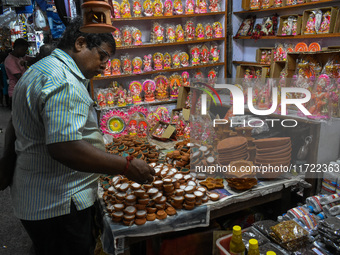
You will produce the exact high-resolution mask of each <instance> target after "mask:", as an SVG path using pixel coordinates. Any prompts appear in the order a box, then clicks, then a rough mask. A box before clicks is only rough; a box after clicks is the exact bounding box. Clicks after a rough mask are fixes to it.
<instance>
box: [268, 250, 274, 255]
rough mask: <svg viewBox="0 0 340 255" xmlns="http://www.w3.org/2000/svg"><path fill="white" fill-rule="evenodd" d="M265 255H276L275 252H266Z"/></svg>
mask: <svg viewBox="0 0 340 255" xmlns="http://www.w3.org/2000/svg"><path fill="white" fill-rule="evenodd" d="M266 255H276V252H273V251H267V253H266Z"/></svg>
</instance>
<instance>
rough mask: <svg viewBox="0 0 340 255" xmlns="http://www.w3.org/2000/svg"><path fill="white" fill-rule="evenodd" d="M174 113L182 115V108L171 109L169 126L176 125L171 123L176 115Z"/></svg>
mask: <svg viewBox="0 0 340 255" xmlns="http://www.w3.org/2000/svg"><path fill="white" fill-rule="evenodd" d="M176 112H178V115H179V114H180V113H182V108H175V109H173V110H172V111H171V116H170V124H171V125H176V124H177V122H176V123H173V121H172V120H173V117H174V116H175V114H176ZM182 115H183V113H182Z"/></svg>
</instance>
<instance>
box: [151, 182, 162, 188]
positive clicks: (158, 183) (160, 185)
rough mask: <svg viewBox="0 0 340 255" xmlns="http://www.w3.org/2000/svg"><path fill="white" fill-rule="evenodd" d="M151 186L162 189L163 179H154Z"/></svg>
mask: <svg viewBox="0 0 340 255" xmlns="http://www.w3.org/2000/svg"><path fill="white" fill-rule="evenodd" d="M153 186H154V187H155V188H157V189H162V188H163V181H162V180H158V181H154V182H153Z"/></svg>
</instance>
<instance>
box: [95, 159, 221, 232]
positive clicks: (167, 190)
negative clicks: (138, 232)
mask: <svg viewBox="0 0 340 255" xmlns="http://www.w3.org/2000/svg"><path fill="white" fill-rule="evenodd" d="M150 166H151V167H153V168H154V169H155V172H156V174H155V178H154V181H153V182H152V183H148V184H143V185H141V184H138V183H135V182H133V181H130V180H129V179H127V178H126V177H124V176H121V175H119V176H103V177H101V185H102V188H103V190H104V194H103V200H104V202H105V205H106V210H107V212H108V213H109V215H110V217H111V219H112V221H113V222H117V223H122V224H124V225H127V226H130V225H132V224H136V225H143V224H145V223H147V222H148V221H154V220H164V219H166V218H167V217H171V216H173V215H176V214H177V211H178V210H181V209H183V210H192V209H194V208H195V207H196V206H199V205H202V204H204V203H207V202H208V201H217V200H219V198H220V196H219V194H218V193H215V192H211V191H208V190H207V188H206V187H204V186H201V185H200V184H199V182H198V181H197V179H196V176H195V174H191V173H189V172H187V173H185V174H184V173H183V172H180V171H178V169H177V168H175V167H173V166H170V165H166V164H156V163H151V164H150Z"/></svg>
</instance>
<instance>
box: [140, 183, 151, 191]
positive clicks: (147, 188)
mask: <svg viewBox="0 0 340 255" xmlns="http://www.w3.org/2000/svg"><path fill="white" fill-rule="evenodd" d="M142 187H143V189H144V190H149V189H151V188H152V184H143V186H142Z"/></svg>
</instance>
